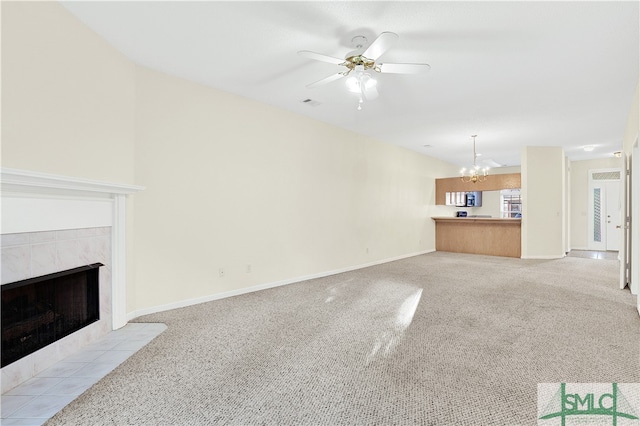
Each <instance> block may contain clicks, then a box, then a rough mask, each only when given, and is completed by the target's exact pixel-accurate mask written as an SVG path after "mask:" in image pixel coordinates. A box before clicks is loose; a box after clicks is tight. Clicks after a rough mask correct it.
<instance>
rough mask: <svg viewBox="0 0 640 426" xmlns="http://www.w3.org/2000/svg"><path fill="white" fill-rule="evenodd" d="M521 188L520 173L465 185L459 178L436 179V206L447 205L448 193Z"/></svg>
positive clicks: (497, 176)
mask: <svg viewBox="0 0 640 426" xmlns="http://www.w3.org/2000/svg"><path fill="white" fill-rule="evenodd" d="M520 187H521V182H520V173H507V174H502V175H489V176H487V180H486V181H484V182H476V183H471V182H469V183H465V182H463V181H462V179H460V178H459V177H453V178H442V179H436V204H438V205H445V204H446V202H445V201H446V195H445V194H446V193H447V192H474V191H499V190H501V189H516V188H520Z"/></svg>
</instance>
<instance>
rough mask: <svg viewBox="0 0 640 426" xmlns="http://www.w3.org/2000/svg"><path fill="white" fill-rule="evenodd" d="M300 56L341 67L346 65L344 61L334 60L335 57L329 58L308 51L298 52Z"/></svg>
mask: <svg viewBox="0 0 640 426" xmlns="http://www.w3.org/2000/svg"><path fill="white" fill-rule="evenodd" d="M298 55H300V56H304V57H305V58H309V59H314V60H316V61H322V62H328V63H330V64H336V65H340V64H342V63H344V59H340V58H334V57H333V56H327V55H323V54H321V53H316V52H310V51H308V50H301V51H299V52H298Z"/></svg>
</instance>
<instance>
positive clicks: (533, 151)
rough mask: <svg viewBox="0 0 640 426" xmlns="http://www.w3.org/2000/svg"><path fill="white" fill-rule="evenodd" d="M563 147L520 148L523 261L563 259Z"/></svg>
mask: <svg viewBox="0 0 640 426" xmlns="http://www.w3.org/2000/svg"><path fill="white" fill-rule="evenodd" d="M564 158H565V157H564V152H563V150H562V148H558V147H536V146H529V147H525V148H523V149H522V156H521V162H522V164H521V169H522V258H524V259H552V258H560V257H563V256H564V244H563V242H564V238H565V237H564V235H565V230H564V228H563V224H564V220H563V216H564V209H563V207H564V203H565V201H564V197H565V160H564Z"/></svg>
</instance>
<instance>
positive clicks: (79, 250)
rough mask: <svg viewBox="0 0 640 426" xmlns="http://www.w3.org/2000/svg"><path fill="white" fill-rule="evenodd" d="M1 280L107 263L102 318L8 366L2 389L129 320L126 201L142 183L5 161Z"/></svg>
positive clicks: (102, 286) (100, 294)
mask: <svg viewBox="0 0 640 426" xmlns="http://www.w3.org/2000/svg"><path fill="white" fill-rule="evenodd" d="M0 173H1V189H2V192H1V195H2V222H1V223H2V227H1V229H0V230H1V235H0V242H1V250H2V271H1V272H2V273H1V275H0V278H1V282H0V284H2V286H3V287H4V286H5V285H11V283H14V282H18V281H22V280H28V279H31V278H35V277H38V276H42V275H48V274H55V273H58V272H61V271H65V270H69V269H73V268H79V267H80V268H81V267H86V266H87V265H92V264H95V263H100V264H102V265H104V266H102V267H100V268H99V269H98V270H99V272H98V275H99V290H98V297H99V311H98V319H97V320H96V321H93V322H91V323H90V324H88V325H87V326H85V327H84V328H82V329H80V330H78V331H76V332H74V333H71V334H69V335H67V336H65V337H63V338H61V339H60V340H57V341H56V342H54V343H52V344H50V345H48V346H46V347H43V348H42V349H38V350H36V351H35V352H33V353H31V354H30V355H27V356H25V357H23V358H21V359H19V360H17V361H15V362H13V363H11V364H8V365H6V366H4V367H2V370H1V374H2V376H1V378H2V379H1V384H2V393H5V392H7V391H8V390H10V389H12V388H13V387H15V386H17V385H19V384H20V383H22V382H24V381H26V380H28V379H29V378H31V377H33V376H35V375H37V374H39V373H40V372H42V371H44V370H45V369H47V368H49V367H50V366H51V365H53V364H55V363H56V362H58V361H60V360H62V359H63V358H65V357H66V356H68V355H71V354H73V353H74V352H76V351H77V350H79V349H80V348H82V347H83V346H85V345H87V344H90V343H92V342H94V341H97V340H98V339H100V338H101V337H102V336H104V335H105V334H106V333H108V332H110V331H111V330H115V329H118V328H120V327H122V326H124V325H125V324H126V323H127V315H126V270H125V260H126V253H125V235H126V234H125V222H126V214H125V212H126V210H125V203H126V199H127V196H128V195H130V194H134V193H136V192H138V191H140V190H142V189H144V188H143V187H141V186H134V185H123V184H114V183H108V182H100V181H94V180H87V179H82V178H75V177H68V176H60V175H51V174H45V173H39V172H32V171H26V170H16V169H7V168H1V169H0Z"/></svg>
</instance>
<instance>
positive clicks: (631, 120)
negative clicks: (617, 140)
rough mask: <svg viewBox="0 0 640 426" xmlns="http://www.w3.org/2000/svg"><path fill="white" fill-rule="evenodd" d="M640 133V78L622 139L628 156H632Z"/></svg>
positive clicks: (639, 78)
mask: <svg viewBox="0 0 640 426" xmlns="http://www.w3.org/2000/svg"><path fill="white" fill-rule="evenodd" d="M639 132H640V77H638V85H637V86H636V93H635V95H634V97H633V101H632V102H631V105H630V108H629V116H628V117H627V126H626V128H625V132H624V138H623V139H622V146H623V149H624V152H625V153H626V154H627V155H631V151H632V149H633V144H634V143H635V141H636V138H637V137H638V133H639Z"/></svg>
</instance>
